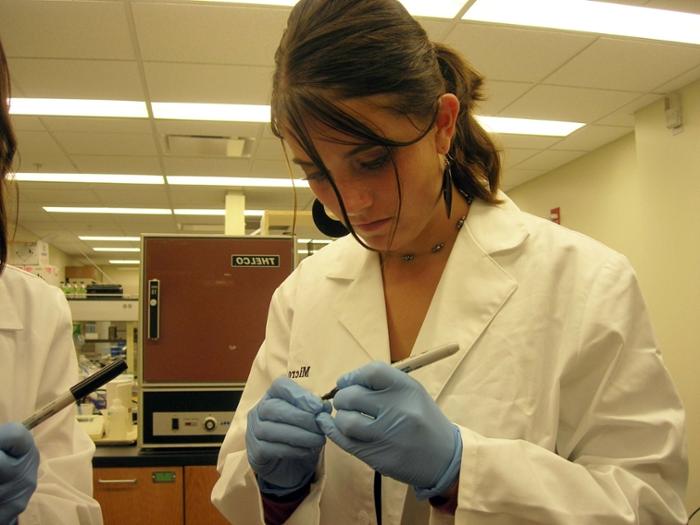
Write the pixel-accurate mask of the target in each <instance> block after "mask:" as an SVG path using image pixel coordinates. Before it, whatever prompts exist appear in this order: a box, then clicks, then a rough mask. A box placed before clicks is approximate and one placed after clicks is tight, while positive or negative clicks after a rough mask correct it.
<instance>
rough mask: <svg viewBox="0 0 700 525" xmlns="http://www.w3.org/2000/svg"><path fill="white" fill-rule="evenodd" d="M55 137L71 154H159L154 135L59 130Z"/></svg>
mask: <svg viewBox="0 0 700 525" xmlns="http://www.w3.org/2000/svg"><path fill="white" fill-rule="evenodd" d="M54 137H55V138H56V140H57V141H58V142H59V144H61V145H62V146H63V147H64V148H65V150H66V151H67V152H68V153H69V154H71V155H128V156H138V155H144V156H149V157H150V156H154V155H156V154H157V151H156V147H155V143H154V141H153V136H152V135H146V134H135V133H78V132H72V131H59V132H56V133H54Z"/></svg>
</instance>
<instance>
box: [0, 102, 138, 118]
mask: <svg viewBox="0 0 700 525" xmlns="http://www.w3.org/2000/svg"><path fill="white" fill-rule="evenodd" d="M10 114H11V115H36V116H60V117H124V118H148V108H146V103H145V102H138V101H130V100H81V99H72V98H13V99H10Z"/></svg>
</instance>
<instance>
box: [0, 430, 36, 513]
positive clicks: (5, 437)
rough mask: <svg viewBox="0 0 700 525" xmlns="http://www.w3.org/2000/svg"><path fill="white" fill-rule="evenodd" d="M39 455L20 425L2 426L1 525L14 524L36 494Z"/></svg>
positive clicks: (0, 454) (0, 460)
mask: <svg viewBox="0 0 700 525" xmlns="http://www.w3.org/2000/svg"><path fill="white" fill-rule="evenodd" d="M38 468H39V451H38V450H37V449H36V446H35V445H34V438H33V437H32V435H31V434H30V433H29V431H28V430H27V429H26V428H24V427H23V426H22V425H20V424H18V423H6V424H4V425H0V523H3V524H4V523H14V522H15V519H16V518H17V516H19V515H20V514H21V513H22V512H24V509H25V508H27V503H29V498H31V497H32V494H34V490H36V478H37V470H38Z"/></svg>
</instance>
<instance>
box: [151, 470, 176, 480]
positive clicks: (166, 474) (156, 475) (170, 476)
mask: <svg viewBox="0 0 700 525" xmlns="http://www.w3.org/2000/svg"><path fill="white" fill-rule="evenodd" d="M151 477H152V479H153V483H175V472H173V471H171V470H162V471H155V472H153V475H152V476H151Z"/></svg>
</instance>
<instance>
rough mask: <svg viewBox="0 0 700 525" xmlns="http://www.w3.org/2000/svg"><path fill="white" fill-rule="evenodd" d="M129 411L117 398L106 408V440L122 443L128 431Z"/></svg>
mask: <svg viewBox="0 0 700 525" xmlns="http://www.w3.org/2000/svg"><path fill="white" fill-rule="evenodd" d="M128 417H129V411H128V410H127V408H126V407H125V406H124V403H122V400H121V399H119V398H116V399H114V401H112V403H111V405H110V406H109V407H107V421H108V425H109V427H108V428H109V430H108V431H107V439H110V440H116V441H123V440H125V439H126V433H127V432H128V430H129V425H128V422H129V420H128Z"/></svg>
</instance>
